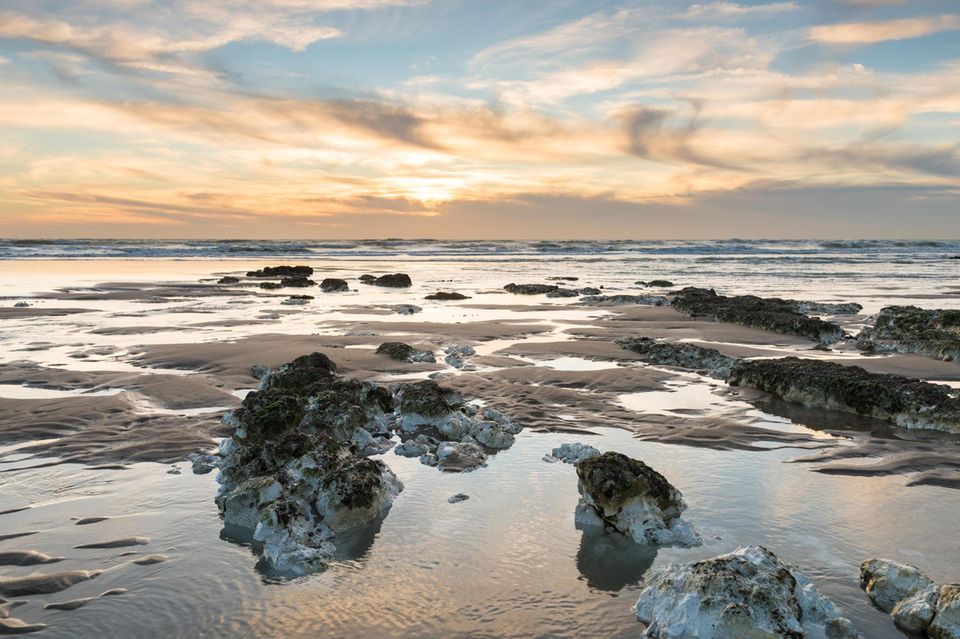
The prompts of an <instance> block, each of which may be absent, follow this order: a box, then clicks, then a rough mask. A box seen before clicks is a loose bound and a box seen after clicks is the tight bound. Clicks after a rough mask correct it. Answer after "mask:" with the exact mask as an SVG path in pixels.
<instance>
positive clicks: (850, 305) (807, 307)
mask: <svg viewBox="0 0 960 639" xmlns="http://www.w3.org/2000/svg"><path fill="white" fill-rule="evenodd" d="M788 301H789V302H790V304H791V306H792V307H793V310H795V311H796V312H798V313H802V314H803V315H856V314H857V313H859V312H860V311H862V310H863V306H861V305H860V304H857V303H856V302H802V301H795V300H788Z"/></svg>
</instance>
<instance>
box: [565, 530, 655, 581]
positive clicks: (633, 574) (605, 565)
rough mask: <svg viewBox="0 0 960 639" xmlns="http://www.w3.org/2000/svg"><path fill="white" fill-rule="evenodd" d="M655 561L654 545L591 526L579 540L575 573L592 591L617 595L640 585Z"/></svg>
mask: <svg viewBox="0 0 960 639" xmlns="http://www.w3.org/2000/svg"><path fill="white" fill-rule="evenodd" d="M656 558H657V547H656V546H646V545H641V544H637V543H634V541H633V540H632V539H628V538H627V537H625V536H623V535H620V534H618V533H612V534H611V533H609V532H607V531H604V530H603V529H601V528H596V527H591V528H588V529H585V530H584V532H583V535H582V536H581V537H580V549H579V550H578V551H577V570H579V571H580V574H581V575H583V576H584V577H586V578H587V584H588V585H589V586H590V587H591V588H596V589H598V590H610V591H614V592H617V591H620V590H622V589H623V588H624V587H626V586H631V585H633V584H635V583H637V582H639V581H640V579H642V578H643V575H644V574H645V573H646V572H647V571H648V570H649V569H650V567H651V566H652V565H653V561H654V560H655V559H656Z"/></svg>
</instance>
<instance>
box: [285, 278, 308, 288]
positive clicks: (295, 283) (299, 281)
mask: <svg viewBox="0 0 960 639" xmlns="http://www.w3.org/2000/svg"><path fill="white" fill-rule="evenodd" d="M316 285H317V283H316V282H314V281H313V280H311V279H308V278H306V277H285V278H283V279H282V280H280V286H281V287H288V286H289V287H293V288H307V287H309V286H316Z"/></svg>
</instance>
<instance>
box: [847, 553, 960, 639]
mask: <svg viewBox="0 0 960 639" xmlns="http://www.w3.org/2000/svg"><path fill="white" fill-rule="evenodd" d="M860 587H861V588H863V589H864V591H865V592H866V593H867V596H868V597H870V601H872V602H873V603H874V605H876V606H877V607H878V608H880V610H883V611H884V612H887V613H890V615H891V616H892V617H893V621H894V623H895V624H896V625H897V627H899V628H901V629H902V630H906V631H907V632H911V633H914V634H920V635H926V636H930V637H935V638H936V639H960V584H949V585H940V584H937V583H935V582H934V581H933V580H932V579H930V578H929V577H927V576H926V575H925V574H923V572H921V571H920V569H919V568H915V567H913V566H908V565H905V564H901V563H897V562H895V561H890V560H889V559H868V560H866V561H864V562H863V563H862V564H860Z"/></svg>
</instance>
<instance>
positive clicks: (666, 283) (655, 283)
mask: <svg viewBox="0 0 960 639" xmlns="http://www.w3.org/2000/svg"><path fill="white" fill-rule="evenodd" d="M636 284H637V285H639V286H646V287H649V288H670V287H671V286H673V282H671V281H670V280H650V281H649V282H642V281H641V282H636Z"/></svg>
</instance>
